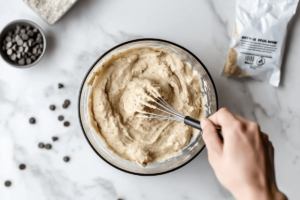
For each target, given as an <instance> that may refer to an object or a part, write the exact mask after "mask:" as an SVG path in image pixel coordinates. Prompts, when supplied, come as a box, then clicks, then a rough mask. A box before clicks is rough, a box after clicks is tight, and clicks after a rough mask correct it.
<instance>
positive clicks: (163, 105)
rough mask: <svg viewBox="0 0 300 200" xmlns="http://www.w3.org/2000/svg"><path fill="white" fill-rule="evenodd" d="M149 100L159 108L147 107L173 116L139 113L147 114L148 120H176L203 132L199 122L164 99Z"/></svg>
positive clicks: (149, 105)
mask: <svg viewBox="0 0 300 200" xmlns="http://www.w3.org/2000/svg"><path fill="white" fill-rule="evenodd" d="M149 99H151V100H152V101H153V102H155V103H156V105H157V106H153V105H151V104H148V103H145V105H146V106H148V107H150V108H154V109H157V110H160V111H162V112H164V113H166V114H169V115H171V116H166V115H159V114H155V113H150V112H146V111H139V113H143V114H147V115H148V117H147V118H151V119H168V120H176V121H180V122H184V123H185V124H186V125H188V126H191V127H193V128H196V129H198V130H200V131H201V132H202V128H201V124H200V121H199V120H197V119H194V118H192V117H190V116H185V115H183V114H181V113H180V112H178V111H177V110H175V109H174V108H172V106H170V105H169V104H168V103H167V102H166V101H165V100H164V99H163V98H162V97H157V100H155V99H154V98H152V97H150V98H149ZM216 128H217V131H218V134H219V136H220V138H221V139H223V138H222V134H221V129H220V128H219V127H216Z"/></svg>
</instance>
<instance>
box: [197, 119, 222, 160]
mask: <svg viewBox="0 0 300 200" xmlns="http://www.w3.org/2000/svg"><path fill="white" fill-rule="evenodd" d="M201 126H202V131H203V140H204V142H205V144H206V147H207V151H208V154H209V155H212V154H220V153H221V152H222V149H223V143H222V141H221V139H220V137H219V135H218V132H217V129H216V127H215V125H214V124H213V123H212V122H211V121H210V120H209V119H207V118H204V119H202V120H201Z"/></svg>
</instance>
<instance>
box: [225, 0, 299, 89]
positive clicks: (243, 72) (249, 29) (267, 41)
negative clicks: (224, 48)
mask: <svg viewBox="0 0 300 200" xmlns="http://www.w3.org/2000/svg"><path fill="white" fill-rule="evenodd" d="M298 1H299V0H237V3H236V24H235V28H234V32H233V36H232V39H231V43H230V49H229V53H228V57H227V61H226V63H225V66H224V70H223V74H224V75H225V76H235V77H252V78H254V79H258V80H262V81H268V82H269V83H270V84H271V85H273V86H276V87H278V85H279V82H280V67H281V63H282V59H283V54H284V47H285V41H286V36H287V30H288V25H289V23H290V21H291V19H292V17H293V16H294V15H295V13H296V9H297V5H298Z"/></svg>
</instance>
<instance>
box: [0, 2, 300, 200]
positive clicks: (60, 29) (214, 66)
mask: <svg viewBox="0 0 300 200" xmlns="http://www.w3.org/2000/svg"><path fill="white" fill-rule="evenodd" d="M234 17H235V0H227V1H223V0H203V1H197V0H190V1H188V2H187V1H179V0H172V1H171V0H152V1H139V0H127V1H123V0H115V1H109V0H101V1H100V0H79V1H78V3H76V4H75V6H74V7H73V8H72V9H71V10H70V11H69V12H68V13H67V14H66V15H65V16H64V17H63V18H62V19H61V20H60V21H59V22H58V23H57V24H55V25H53V26H50V25H48V24H46V23H45V22H44V21H43V20H42V19H41V18H40V17H39V16H38V15H37V14H36V13H34V12H33V11H32V10H30V9H29V8H28V7H27V6H26V5H25V4H24V3H23V2H22V1H21V0H18V1H10V0H1V1H0V29H2V28H3V27H4V26H5V25H6V24H7V23H9V22H10V21H13V20H16V19H28V20H31V21H33V22H35V23H37V24H38V25H40V26H41V27H42V29H43V30H44V32H45V34H46V37H47V45H48V47H47V50H46V53H45V55H44V57H43V59H42V60H41V62H40V63H38V64H37V65H36V66H34V67H32V68H29V69H24V70H21V69H15V68H12V67H10V66H9V65H8V64H6V63H5V62H4V60H3V59H0V199H1V200H19V199H22V200H25V199H29V200H35V199H37V200H44V199H45V200H52V199H53V200H54V199H55V200H57V199H62V200H68V199H72V200H76V199H97V200H98V199H105V200H116V199H118V198H121V199H124V200H153V199H155V200H166V199H172V200H198V199H233V197H232V196H231V194H230V193H229V192H228V191H226V189H224V188H223V187H222V186H221V185H220V184H219V183H218V181H217V179H216V177H215V175H214V173H213V170H212V168H211V167H210V165H209V163H208V160H207V151H206V150H204V151H203V152H202V153H201V154H200V155H199V156H198V157H197V158H195V159H194V160H193V161H192V162H191V163H189V164H188V165H186V166H184V167H183V168H181V169H179V170H177V171H174V172H172V173H169V174H165V175H161V176H155V177H140V176H134V175H130V174H126V173H124V172H121V171H118V170H117V169H115V168H112V167H111V166H110V165H108V164H106V163H105V162H104V161H102V160H101V159H100V158H99V157H98V156H97V155H96V154H95V153H94V151H93V150H92V149H91V147H90V146H89V144H88V143H87V141H86V139H85V137H84V135H83V133H82V130H81V128H80V125H79V120H78V115H77V103H78V102H77V96H78V92H79V86H80V84H81V81H82V79H83V77H84V76H85V74H86V72H87V70H88V69H89V68H90V66H91V65H92V64H93V63H94V61H95V60H96V59H97V58H98V57H99V56H100V55H101V54H102V53H104V52H105V51H107V50H108V49H110V48H111V47H113V46H115V45H117V44H120V43H122V42H125V41H128V40H132V39H137V38H146V37H148V38H149V37H151V38H160V39H166V40H169V41H172V42H175V43H178V44H180V45H182V46H184V47H186V48H187V49H189V50H190V51H192V52H193V53H194V54H195V55H196V56H198V57H199V58H200V59H201V60H202V61H203V63H204V64H205V65H206V66H207V68H208V69H209V71H210V73H211V75H212V77H213V79H214V81H215V84H216V87H217V90H218V95H219V104H220V106H221V107H228V108H229V109H230V110H231V111H232V112H234V113H235V114H238V115H241V116H243V117H246V118H248V119H250V120H254V121H256V122H258V123H259V124H260V125H261V129H262V130H263V131H264V132H266V133H268V134H269V137H270V140H271V141H272V142H273V145H274V147H275V163H276V176H277V182H278V186H279V188H280V189H281V190H282V191H283V192H284V193H286V194H287V196H288V197H289V198H290V199H299V196H300V190H299V189H300V132H299V130H300V114H299V113H300V103H299V99H300V93H299V86H300V78H299V75H300V67H299V66H300V59H299V52H300V38H299V37H297V35H299V34H300V12H299V9H298V14H297V15H296V17H295V18H294V21H293V23H292V27H291V31H290V33H289V35H288V41H287V47H286V54H285V59H284V62H283V66H282V68H283V70H282V71H283V74H282V78H281V85H280V87H279V88H275V87H272V86H270V85H269V84H268V83H262V82H258V81H251V80H250V81H249V80H248V81H244V80H236V79H230V78H225V77H222V76H221V75H220V74H221V70H222V67H223V64H224V61H225V58H226V54H227V51H228V47H229V40H230V37H231V33H232V30H233V25H234ZM58 83H63V84H64V85H65V87H64V88H63V89H58V88H57V84H58ZM65 99H70V100H71V105H70V107H69V108H67V109H62V106H61V105H62V104H63V101H64V100H65ZM51 104H55V105H56V106H57V109H56V110H55V111H51V110H49V105H51ZM58 115H63V116H64V117H65V119H66V120H68V121H70V123H71V125H70V126H69V127H64V126H63V123H62V122H60V121H58V120H57V117H58ZM32 116H34V117H35V118H36V120H37V123H36V124H35V125H31V124H29V122H28V120H29V118H30V117H32ZM52 136H57V137H59V140H58V141H56V142H52V140H51V137H52ZM39 142H44V143H51V144H52V149H51V150H46V149H39V148H38V146H37V145H38V143H39ZM66 155H68V156H70V158H71V160H70V162H68V163H66V162H64V161H63V157H64V156H66ZM21 163H24V164H26V169H25V170H20V169H19V165H20V164H21ZM6 180H10V181H12V185H11V187H5V186H4V182H5V181H6Z"/></svg>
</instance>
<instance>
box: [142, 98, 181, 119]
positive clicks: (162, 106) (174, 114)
mask: <svg viewBox="0 0 300 200" xmlns="http://www.w3.org/2000/svg"><path fill="white" fill-rule="evenodd" d="M151 100H152V101H153V102H155V103H156V105H157V106H156V107H155V106H151V108H154V109H157V110H160V111H162V112H164V113H166V114H169V115H171V116H166V115H160V114H155V113H150V112H146V111H139V113H143V114H147V115H149V116H147V118H150V119H169V120H176V121H181V122H183V121H184V118H185V116H184V115H183V114H181V113H179V112H178V111H177V110H175V109H174V108H172V106H170V105H169V104H168V103H167V102H166V101H165V100H164V99H163V98H162V97H158V98H157V100H155V99H152V98H151Z"/></svg>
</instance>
